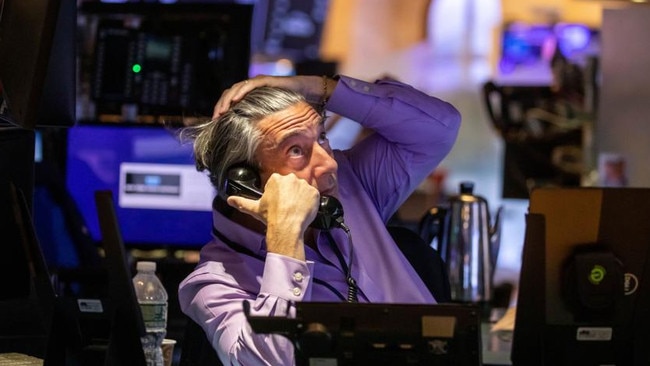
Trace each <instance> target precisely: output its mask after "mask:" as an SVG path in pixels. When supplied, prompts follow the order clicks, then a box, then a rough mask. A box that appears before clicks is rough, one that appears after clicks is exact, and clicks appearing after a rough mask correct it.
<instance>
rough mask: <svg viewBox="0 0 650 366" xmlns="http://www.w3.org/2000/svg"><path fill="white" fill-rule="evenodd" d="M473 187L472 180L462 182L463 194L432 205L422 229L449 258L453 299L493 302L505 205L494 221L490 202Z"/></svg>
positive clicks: (448, 269) (424, 235) (426, 236)
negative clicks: (495, 270)
mask: <svg viewBox="0 0 650 366" xmlns="http://www.w3.org/2000/svg"><path fill="white" fill-rule="evenodd" d="M473 190H474V184H473V183H472V182H462V183H461V184H460V194H459V195H456V196H451V197H449V198H448V201H447V202H446V203H444V204H441V205H439V206H437V207H433V208H431V209H430V210H429V211H428V212H427V213H426V214H425V215H424V217H423V218H422V220H421V222H420V228H419V229H420V235H421V236H422V237H423V238H424V239H425V240H426V241H427V242H428V243H431V245H432V246H433V247H434V248H435V249H437V250H438V252H439V253H440V255H441V256H442V259H443V260H444V261H445V266H446V269H447V271H448V274H449V282H450V287H451V299H452V301H455V302H470V303H484V304H489V302H490V301H491V300H492V296H493V287H494V283H493V279H494V269H495V267H496V262H497V257H498V254H499V246H500V239H501V234H500V216H501V211H502V207H499V209H498V210H497V211H496V214H495V215H494V220H491V219H490V211H489V207H488V203H487V201H486V200H485V198H483V197H480V196H476V195H474V194H473Z"/></svg>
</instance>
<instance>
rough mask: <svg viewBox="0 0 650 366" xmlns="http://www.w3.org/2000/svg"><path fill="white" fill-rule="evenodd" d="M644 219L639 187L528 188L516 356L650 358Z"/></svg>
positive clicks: (633, 361) (528, 359) (647, 211)
mask: <svg viewBox="0 0 650 366" xmlns="http://www.w3.org/2000/svg"><path fill="white" fill-rule="evenodd" d="M649 218H650V189H647V188H544V189H536V190H534V191H533V192H532V194H531V198H530V208H529V213H528V215H527V217H526V237H525V244H524V252H523V261H522V268H521V277H520V281H519V291H518V300H517V313H516V322H515V331H514V340H513V349H512V361H513V363H514V364H515V365H540V366H541V365H610V364H611V365H647V364H648V363H649V362H650V348H649V347H648V344H650V332H648V329H649V327H650V271H649V270H648V268H649V266H650V225H648V219H649Z"/></svg>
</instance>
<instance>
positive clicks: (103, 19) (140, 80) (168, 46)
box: [79, 2, 253, 125]
mask: <svg viewBox="0 0 650 366" xmlns="http://www.w3.org/2000/svg"><path fill="white" fill-rule="evenodd" d="M252 10H253V5H252V4H238V3H236V2H211V3H173V4H163V3H162V2H138V3H122V4H115V3H114V4H110V3H101V2H86V3H83V4H82V6H81V8H80V13H79V14H80V17H79V19H80V25H79V27H80V29H81V30H82V31H81V33H82V38H83V42H82V47H80V52H79V53H80V59H81V60H82V61H83V62H81V63H80V69H81V72H80V89H81V90H80V110H83V115H81V116H80V118H79V119H80V120H82V121H85V120H91V121H92V120H99V121H102V122H117V123H121V122H126V123H153V124H166V125H169V124H187V123H192V122H194V121H196V119H203V118H206V117H210V116H212V111H213V108H214V104H215V103H216V101H217V100H218V99H219V97H220V96H221V93H222V92H223V91H224V90H225V89H226V88H229V87H230V86H231V85H232V84H234V83H236V82H238V81H241V80H244V79H246V78H248V72H249V63H250V44H251V22H252V20H251V19H252ZM87 105H92V107H88V108H86V106H87Z"/></svg>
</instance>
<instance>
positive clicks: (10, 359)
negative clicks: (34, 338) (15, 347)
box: [0, 353, 43, 366]
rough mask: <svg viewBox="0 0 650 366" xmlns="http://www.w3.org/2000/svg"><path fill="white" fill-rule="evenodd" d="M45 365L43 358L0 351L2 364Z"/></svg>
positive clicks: (8, 365)
mask: <svg viewBox="0 0 650 366" xmlns="http://www.w3.org/2000/svg"><path fill="white" fill-rule="evenodd" d="M17 365H20V366H43V360H41V359H40V358H36V357H33V356H29V355H25V354H22V353H0V366H17Z"/></svg>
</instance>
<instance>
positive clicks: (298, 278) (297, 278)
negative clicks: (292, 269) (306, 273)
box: [293, 272, 304, 282]
mask: <svg viewBox="0 0 650 366" xmlns="http://www.w3.org/2000/svg"><path fill="white" fill-rule="evenodd" d="M303 278H304V277H303V275H302V273H300V272H296V273H294V274H293V280H294V281H296V282H302V279H303Z"/></svg>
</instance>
